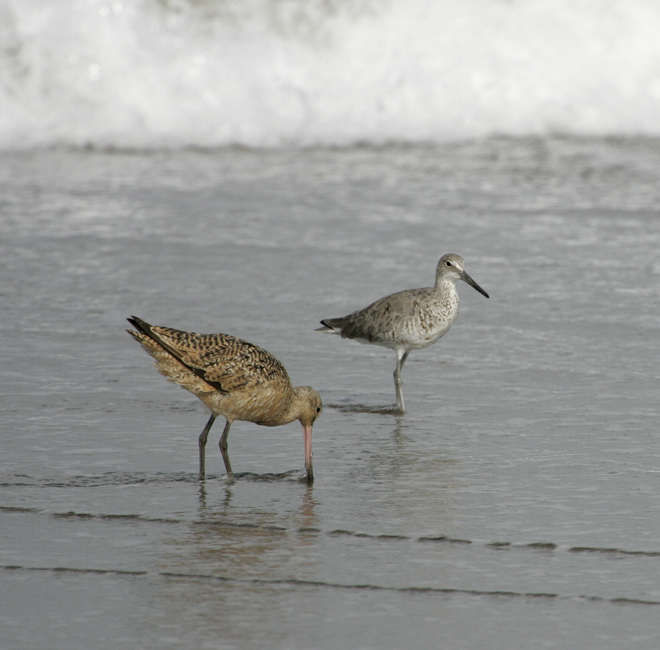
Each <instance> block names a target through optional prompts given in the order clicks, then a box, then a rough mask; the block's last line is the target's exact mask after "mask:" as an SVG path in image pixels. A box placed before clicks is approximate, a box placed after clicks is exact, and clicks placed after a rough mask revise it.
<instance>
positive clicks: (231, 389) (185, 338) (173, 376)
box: [126, 316, 322, 483]
mask: <svg viewBox="0 0 660 650" xmlns="http://www.w3.org/2000/svg"><path fill="white" fill-rule="evenodd" d="M128 322H129V323H131V325H133V326H134V327H135V329H136V330H138V331H133V330H126V331H127V332H128V333H129V334H130V335H131V336H132V337H133V338H134V339H135V340H136V341H138V343H140V344H141V345H142V347H143V348H144V349H145V350H146V351H147V352H148V353H149V354H150V355H151V356H152V357H153V358H154V359H155V360H156V368H157V369H158V372H160V373H161V374H162V375H165V377H167V379H168V380H170V381H172V382H174V383H176V384H179V386H182V387H183V388H185V389H186V390H189V391H190V392H191V393H192V394H193V395H196V396H197V397H198V398H199V399H200V400H201V401H202V402H203V403H204V404H205V405H206V406H207V407H208V408H209V410H210V411H211V417H210V419H209V421H208V422H207V423H206V426H205V427H204V430H203V431H202V433H201V434H200V436H199V478H200V479H203V478H204V474H205V470H204V454H205V448H206V439H207V437H208V434H209V431H210V430H211V427H212V426H213V422H214V421H215V418H216V417H217V416H218V415H222V416H223V417H224V418H225V419H226V421H227V423H226V424H225V428H224V431H223V432H222V436H221V438H220V452H221V453H222V459H223V461H224V463H225V468H226V470H227V475H228V476H229V478H233V473H232V469H231V465H230V463H229V453H228V451H227V436H228V435H229V428H230V427H231V424H232V422H233V421H234V420H245V421H247V422H254V423H255V424H260V425H263V426H267V427H276V426H280V425H282V424H288V423H289V422H293V421H294V420H299V421H300V424H301V425H302V427H303V439H304V444H305V468H306V470H307V480H308V481H309V482H310V483H311V482H312V481H313V480H314V474H313V469H312V425H313V424H314V421H315V420H316V418H317V417H318V416H319V414H320V413H321V409H322V404H321V398H320V396H319V394H318V393H317V392H316V391H315V390H314V389H313V388H311V387H310V386H298V387H295V388H294V387H292V386H291V381H290V379H289V375H288V373H287V371H286V369H285V368H284V366H283V365H282V364H281V363H280V362H279V361H278V360H277V359H276V358H275V357H274V356H273V355H272V354H270V353H269V352H267V351H266V350H264V349H262V348H260V347H258V346H256V345H253V344H252V343H248V342H247V341H242V340H241V339H237V338H235V337H233V336H229V335H228V334H196V333H195V332H182V331H180V330H175V329H171V328H169V327H155V326H152V325H150V324H149V323H147V322H145V321H143V320H142V319H140V318H137V317H136V316H132V317H131V318H129V319H128Z"/></svg>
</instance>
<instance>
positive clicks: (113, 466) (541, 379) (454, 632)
mask: <svg viewBox="0 0 660 650" xmlns="http://www.w3.org/2000/svg"><path fill="white" fill-rule="evenodd" d="M658 168H660V143H659V142H657V141H642V140H576V139H561V138H556V139H546V140H533V139H492V140H484V141H477V142H469V143H460V144H453V145H443V146H435V147H391V148H380V149H378V148H354V149H336V150H322V149H316V150H303V151H301V150H297V151H279V152H276V151H273V152H251V151H244V150H224V151H199V152H198V151H189V152H172V153H140V152H132V153H131V152H128V153H121V152H115V153H112V152H105V153H104V152H91V151H87V152H83V151H50V152H30V153H27V152H26V153H22V154H5V155H4V156H3V157H2V159H1V160H0V183H1V186H2V187H1V190H2V191H1V192H0V196H1V197H2V198H1V199H0V215H1V219H0V259H1V260H2V269H3V282H2V286H1V288H0V294H1V295H2V301H3V307H4V309H3V319H2V323H1V324H0V328H1V331H2V339H3V365H2V372H1V374H0V381H1V382H2V394H3V403H4V408H3V410H2V415H1V420H0V426H1V430H2V436H1V437H0V451H1V453H0V482H1V484H2V493H1V495H2V496H1V501H0V519H1V520H2V533H1V536H0V566H2V567H4V570H3V571H2V572H1V573H0V603H1V606H0V645H2V647H11V648H34V649H42V648H43V649H46V648H48V649H50V648H54V647H56V648H59V647H62V648H67V649H77V648H88V647H92V646H93V647H95V648H113V649H116V648H135V647H141V648H187V647H199V648H205V647H209V648H210V647H213V648H241V649H244V648H282V649H285V648H286V649H296V648H310V647H312V648H321V649H322V648H338V647H355V648H392V649H395V648H397V649H398V648H401V647H407V648H422V647H424V648H426V647H438V643H439V639H442V643H443V647H451V648H470V649H472V648H484V647H488V648H495V649H498V648H502V649H511V648H529V647H544V648H546V647H547V648H576V647H579V648H594V649H595V648H598V649H601V648H620V647H626V648H656V647H658V643H659V642H660V623H659V622H658V621H659V620H660V618H659V617H658V612H659V611H660V542H658V540H659V539H660V516H659V515H660V501H659V500H658V498H657V494H658V482H659V480H660V452H659V451H658V429H657V422H658V416H659V414H660V408H659V407H658V404H657V402H658V400H657V395H658V386H659V379H660V372H659V371H658V363H657V360H658V350H659V348H660V342H659V337H658V315H659V312H660V308H659V306H658V304H659V303H658V298H659V293H660V291H659V286H660V285H659V282H658V280H659V277H660V259H659V253H658V251H659V250H660V246H659V244H660V220H659V218H658V217H659V215H658V207H657V206H658V205H659V204H660V186H658V183H657V170H658ZM445 252H457V253H460V254H462V255H463V256H464V257H465V258H466V262H467V269H468V272H469V273H470V274H471V275H472V277H474V279H475V280H476V281H477V282H478V283H479V284H480V285H481V286H483V287H484V289H486V291H488V292H489V293H490V295H491V299H490V300H486V299H485V298H483V297H482V296H481V295H479V294H478V293H477V292H476V291H474V290H473V289H471V288H470V287H468V286H467V285H464V284H461V285H460V286H459V291H460V294H461V298H462V304H461V315H460V316H459V319H458V321H457V323H456V324H455V325H454V327H453V328H452V330H451V331H450V333H449V334H447V336H446V337H445V338H443V339H442V340H441V341H440V342H439V343H438V344H436V345H435V346H433V347H431V348H429V349H426V350H421V351H418V352H413V353H412V354H411V356H410V358H409V360H408V362H407V363H406V366H405V369H404V373H403V378H404V382H405V386H404V393H405V396H406V405H407V407H408V413H407V414H406V415H405V416H397V415H394V414H391V413H388V412H387V409H386V408H385V407H388V406H390V405H391V404H392V403H393V402H394V387H393V382H392V371H393V369H394V354H393V353H392V352H391V351H389V350H385V349H381V348H375V347H369V346H359V345H357V344H355V343H352V342H349V341H343V340H341V339H339V337H331V336H325V335H324V336H322V335H320V334H318V333H315V332H314V331H313V330H314V328H315V327H316V326H317V324H318V321H319V320H320V319H321V318H325V317H329V316H339V315H343V314H345V313H348V312H349V311H351V310H353V309H356V308H358V307H361V306H364V305H366V304H367V303H368V302H370V301H371V300H374V299H375V298H378V297H380V296H382V295H384V294H386V293H389V292H392V291H396V290H399V289H404V288H407V287H415V286H426V285H429V284H431V283H432V282H433V273H434V268H435V264H436V262H437V259H438V258H439V256H440V255H441V254H443V253H445ZM132 313H134V314H137V315H139V316H141V317H142V318H145V319H147V320H148V321H150V322H153V323H155V324H163V325H169V326H172V327H178V328H182V329H190V330H195V331H201V332H213V331H223V332H227V333H230V334H234V335H238V336H241V337H243V338H245V339H247V340H249V341H252V342H254V343H257V344H260V345H262V346H264V347H266V348H267V349H268V350H270V351H271V352H272V353H274V354H275V355H276V356H277V357H278V358H280V359H281V360H282V361H283V362H284V364H285V365H286V366H287V368H288V370H289V372H290V374H291V376H292V379H293V380H294V383H296V384H311V385H313V386H314V387H315V388H317V389H318V390H319V392H320V393H321V395H322V397H323V399H324V403H325V410H324V413H323V415H322V416H321V418H320V419H319V420H318V422H317V425H316V427H315V431H314V436H315V437H314V461H315V477H316V481H315V483H314V485H313V486H307V485H306V484H305V483H303V482H301V481H300V480H299V479H300V477H301V476H302V473H303V445H302V434H301V431H300V427H299V425H298V424H297V423H294V424H291V425H289V426H287V427H282V428H278V429H273V430H271V429H264V428H260V427H256V426H254V425H251V424H248V423H236V424H235V425H234V426H233V427H232V432H231V435H230V438H229V449H230V454H231V458H232V464H233V466H234V469H235V470H236V472H237V473H238V474H239V477H238V480H237V482H236V483H235V484H233V485H230V484H227V483H226V482H225V481H224V479H223V478H222V472H223V467H222V461H221V458H220V454H219V451H218V449H217V440H218V438H219V435H220V432H221V426H220V424H216V427H215V428H214V430H213V431H212V433H211V436H210V439H209V449H208V451H207V471H208V472H209V480H207V481H206V482H205V483H204V484H201V485H200V484H199V483H198V482H197V481H196V480H195V476H196V471H197V442H196V440H197V436H198V434H199V432H200V431H201V429H202V427H203V425H204V423H205V421H206V414H205V413H204V411H203V409H202V407H201V404H199V403H198V401H197V400H196V399H195V398H194V397H192V396H191V395H189V394H188V393H186V392H184V391H182V390H180V389H178V388H176V387H173V386H171V385H169V384H167V383H166V382H165V381H163V378H162V377H160V376H159V375H158V374H157V373H156V372H155V371H154V370H153V367H152V363H151V360H150V359H149V358H148V357H147V356H146V355H145V354H144V352H143V351H142V350H141V349H140V348H139V347H138V346H137V345H135V344H134V342H132V341H131V339H130V338H129V337H128V336H127V335H126V334H125V333H124V332H123V329H124V328H125V327H126V326H127V323H126V322H125V320H124V319H125V317H126V316H128V315H130V314H132Z"/></svg>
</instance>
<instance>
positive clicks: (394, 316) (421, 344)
mask: <svg viewBox="0 0 660 650" xmlns="http://www.w3.org/2000/svg"><path fill="white" fill-rule="evenodd" d="M457 280H463V281H464V282H467V283H468V284H469V285H470V286H471V287H474V288H475V289H476V290H477V291H478V292H479V293H481V294H483V295H484V296H486V298H488V297H489V296H488V294H487V293H486V292H485V291H484V290H483V289H482V288H481V287H480V286H479V285H478V284H477V283H476V282H475V281H474V280H473V279H472V278H471V277H470V276H469V275H468V274H467V273H466V271H465V260H464V259H463V258H462V257H461V256H460V255H455V254H454V253H448V254H447V255H443V256H442V257H441V258H440V261H439V262H438V265H437V267H436V271H435V286H433V287H426V288H423V289H407V290H406V291H399V292H398V293H393V294H391V295H389V296H385V297H384V298H381V299H380V300H377V301H376V302H374V303H372V304H371V305H369V306H368V307H365V308H364V309H360V310H358V311H354V312H353V313H351V314H349V315H348V316H343V317H341V318H326V319H325V320H322V321H321V324H322V325H323V327H319V328H318V329H317V330H316V331H317V332H330V333H333V334H339V335H340V336H341V337H342V338H345V339H354V340H356V341H358V342H359V343H368V344H371V345H382V346H384V347H386V348H392V349H393V350H394V351H395V352H396V369H395V370H394V387H395V390H396V404H397V407H398V409H399V410H400V411H401V412H402V413H405V410H406V409H405V404H404V402H403V380H402V379H401V369H402V368H403V364H404V363H405V362H406V359H407V358H408V355H409V354H410V351H411V350H418V349H420V348H426V347H428V346H429V345H432V344H433V343H435V342H436V341H437V340H438V339H439V338H440V337H442V336H443V335H444V334H446V333H447V331H448V330H449V328H450V327H451V326H452V325H453V323H454V321H455V320H456V316H458V292H457V290H456V281H457Z"/></svg>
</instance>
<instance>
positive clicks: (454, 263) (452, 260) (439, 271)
mask: <svg viewBox="0 0 660 650" xmlns="http://www.w3.org/2000/svg"><path fill="white" fill-rule="evenodd" d="M435 273H436V284H437V282H438V281H439V280H441V279H442V278H447V279H448V280H452V281H453V282H456V280H463V282H466V283H467V284H469V285H470V286H471V287H473V288H474V289H476V290H477V291H478V292H479V293H480V294H482V295H484V296H486V298H490V296H489V295H488V294H487V293H486V292H485V291H484V290H483V289H482V288H481V287H480V286H479V285H478V284H477V283H476V282H475V281H474V280H473V279H472V278H471V277H470V276H469V275H468V274H467V273H466V271H465V260H464V259H463V258H462V257H461V256H460V255H456V253H447V254H446V255H443V256H442V257H441V258H440V261H439V262H438V266H437V267H436V270H435Z"/></svg>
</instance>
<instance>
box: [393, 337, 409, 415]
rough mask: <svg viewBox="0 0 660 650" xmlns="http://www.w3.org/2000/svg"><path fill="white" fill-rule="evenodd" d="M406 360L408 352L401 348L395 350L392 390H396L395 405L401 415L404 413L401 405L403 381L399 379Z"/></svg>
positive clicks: (404, 408) (404, 410)
mask: <svg viewBox="0 0 660 650" xmlns="http://www.w3.org/2000/svg"><path fill="white" fill-rule="evenodd" d="M407 358H408V352H407V351H406V350H404V349H402V348H398V349H397V350H396V369H395V370H394V389H395V390H396V405H397V406H398V408H399V410H400V411H401V413H405V412H406V406H405V404H404V403H403V379H401V369H402V368H403V364H404V363H405V362H406V359H407Z"/></svg>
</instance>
